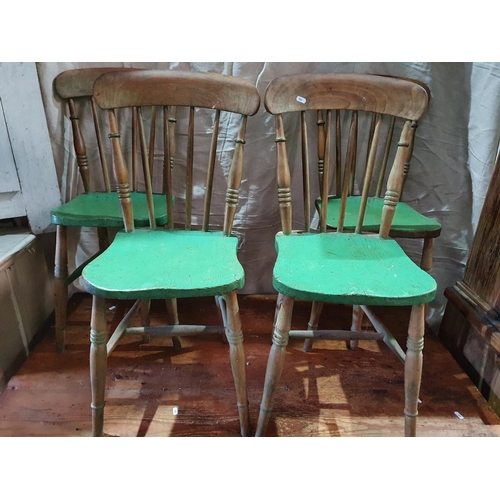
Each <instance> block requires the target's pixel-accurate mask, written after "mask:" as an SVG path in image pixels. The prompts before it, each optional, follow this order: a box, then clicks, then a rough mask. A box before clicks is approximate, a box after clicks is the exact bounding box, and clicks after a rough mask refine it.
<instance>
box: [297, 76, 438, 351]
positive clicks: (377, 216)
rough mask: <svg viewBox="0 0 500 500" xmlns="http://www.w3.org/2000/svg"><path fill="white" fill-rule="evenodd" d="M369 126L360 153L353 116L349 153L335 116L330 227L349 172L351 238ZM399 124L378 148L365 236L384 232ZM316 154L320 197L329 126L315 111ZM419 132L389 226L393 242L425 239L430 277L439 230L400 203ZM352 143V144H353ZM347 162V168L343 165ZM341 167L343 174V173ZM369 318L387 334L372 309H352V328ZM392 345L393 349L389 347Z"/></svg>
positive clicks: (393, 120) (347, 226) (347, 228)
mask: <svg viewBox="0 0 500 500" xmlns="http://www.w3.org/2000/svg"><path fill="white" fill-rule="evenodd" d="M376 76H384V77H385V78H393V79H394V80H406V81H409V82H413V83H415V84H417V85H419V86H420V87H422V88H423V89H424V90H425V91H426V92H427V95H428V99H429V100H430V97H431V93H430V89H429V87H428V86H427V85H426V84H424V83H422V82H420V81H417V80H414V79H409V78H397V77H394V76H385V75H376ZM343 115H344V116H343V118H344V122H345V121H346V119H347V118H348V116H347V113H343ZM365 118H369V119H365V123H366V125H368V123H369V128H368V127H367V128H366V130H365V131H366V132H367V133H366V135H365V137H364V139H365V142H366V153H365V154H359V153H364V151H363V148H362V147H361V143H360V142H361V139H362V138H363V137H362V134H361V132H360V130H359V129H360V128H361V127H360V126H359V120H358V117H357V116H355V115H353V116H352V118H351V119H352V120H353V127H354V130H353V133H352V134H351V135H350V137H349V142H348V144H347V148H343V147H342V144H343V134H342V129H343V128H344V129H345V127H342V112H341V110H336V113H335V157H334V161H335V164H334V165H335V168H334V170H335V174H334V175H332V177H331V184H332V185H333V186H332V187H334V188H335V194H333V195H329V196H328V210H327V221H326V223H327V227H328V228H329V229H337V224H338V212H339V206H340V203H341V190H342V186H341V178H342V170H347V168H351V170H352V175H351V182H350V184H349V190H348V198H347V205H346V212H345V218H344V232H352V231H354V230H355V228H356V223H357V218H358V213H359V208H360V203H361V191H360V190H359V189H358V190H357V192H355V191H356V186H355V180H356V171H360V170H361V168H363V171H364V172H366V166H367V164H368V156H369V152H370V146H371V142H372V140H373V132H374V128H375V123H376V115H375V114H374V113H372V115H371V117H365ZM398 121H402V120H401V119H400V118H399V117H397V116H392V117H390V119H388V120H387V121H386V123H385V127H384V130H383V133H382V131H381V135H382V137H385V140H384V144H383V147H379V148H378V154H377V157H376V159H375V164H374V169H373V172H372V175H373V179H372V180H371V181H370V183H369V191H368V199H367V203H366V210H365V215H364V219H363V227H362V231H364V232H378V231H379V230H380V222H381V220H382V208H383V204H384V194H385V188H386V183H387V174H388V171H387V164H388V162H389V159H390V158H393V157H394V155H395V149H396V144H397V141H396V140H395V139H396V135H395V134H394V131H395V128H396V125H397V123H398ZM316 123H317V126H318V134H317V140H318V142H317V154H318V181H319V189H320V193H322V192H323V169H324V156H325V120H324V115H323V111H322V110H318V111H317V122H316ZM417 127H418V121H417V120H412V123H411V136H410V142H409V144H410V146H409V153H408V157H407V159H406V162H405V165H404V173H403V186H402V188H401V193H400V197H399V201H398V210H397V211H396V214H395V216H394V220H393V222H392V225H391V230H390V233H389V236H390V237H392V238H415V239H423V246H422V255H421V259H420V267H421V268H422V269H424V270H425V271H427V272H428V273H430V272H431V271H432V247H433V243H434V238H437V237H438V236H439V235H440V234H441V224H440V223H439V222H437V221H435V220H433V219H431V218H429V217H426V216H424V215H422V214H420V213H419V212H418V211H417V210H415V209H414V208H412V207H410V206H409V205H408V204H406V203H404V202H403V201H401V198H402V196H403V191H404V188H405V185H406V180H407V177H408V174H409V172H410V163H411V158H412V155H413V147H414V141H415V132H416V129H417ZM350 141H352V143H351V142H350ZM345 149H347V150H348V151H350V155H349V160H350V165H347V160H348V155H347V154H345V158H343V153H346V152H345ZM343 159H344V162H343V161H342V160H343ZM342 165H344V168H343V169H342ZM315 206H316V209H317V211H318V214H320V213H321V196H319V197H317V198H316V200H315ZM321 307H322V306H321V305H320V304H316V308H317V309H316V311H315V315H314V316H315V320H314V321H315V324H316V327H317V322H318V321H319V318H320V314H321V311H320V310H319V309H320V308H321ZM365 310H366V313H367V316H368V318H369V319H370V321H371V322H372V324H373V325H374V326H375V327H376V328H379V329H380V328H385V326H384V325H383V324H382V323H381V322H380V320H379V318H378V317H377V315H376V314H375V312H374V311H373V310H371V309H369V308H366V307H365V308H364V309H363V308H361V307H359V306H354V309H353V328H354V329H357V330H359V329H360V328H361V324H362V322H363V316H364V313H365ZM357 343H358V342H357V340H351V341H350V342H348V343H347V345H348V347H349V348H350V349H355V348H356V346H357ZM391 345H392V344H391ZM312 346H313V341H312V340H311V339H306V340H305V341H304V352H309V351H311V349H312Z"/></svg>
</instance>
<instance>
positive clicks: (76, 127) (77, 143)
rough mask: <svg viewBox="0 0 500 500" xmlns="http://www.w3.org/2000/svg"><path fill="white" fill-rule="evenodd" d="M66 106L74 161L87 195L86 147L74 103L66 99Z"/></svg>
mask: <svg viewBox="0 0 500 500" xmlns="http://www.w3.org/2000/svg"><path fill="white" fill-rule="evenodd" d="M68 106H69V114H70V119H71V126H72V127H73V142H74V148H75V153H76V161H77V164H78V169H79V170H80V176H81V178H82V182H83V187H84V189H85V192H86V193H88V192H89V191H90V190H91V188H90V173H89V159H88V157H87V147H86V145H85V139H84V138H83V134H82V129H81V127H80V118H79V116H78V114H77V111H76V106H75V101H74V100H73V99H68Z"/></svg>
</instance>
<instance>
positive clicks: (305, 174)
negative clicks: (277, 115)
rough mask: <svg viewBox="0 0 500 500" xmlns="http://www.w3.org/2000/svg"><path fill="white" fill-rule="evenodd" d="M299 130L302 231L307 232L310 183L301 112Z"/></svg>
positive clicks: (304, 117)
mask: <svg viewBox="0 0 500 500" xmlns="http://www.w3.org/2000/svg"><path fill="white" fill-rule="evenodd" d="M300 119H301V130H302V134H301V137H302V190H303V198H304V230H305V231H306V232H309V224H310V221H311V206H310V202H309V192H310V182H309V147H308V138H307V123H306V112H305V111H301V113H300Z"/></svg>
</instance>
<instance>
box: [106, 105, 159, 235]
mask: <svg viewBox="0 0 500 500" xmlns="http://www.w3.org/2000/svg"><path fill="white" fill-rule="evenodd" d="M139 118H140V117H139ZM108 120H109V129H110V132H111V133H110V139H111V144H112V147H113V157H114V162H113V170H114V174H115V180H116V183H117V187H116V190H117V193H118V198H119V200H120V206H121V209H122V214H123V223H124V226H125V230H126V231H127V232H130V231H133V230H134V215H133V208H132V202H131V200H130V184H129V179H128V171H127V167H126V165H125V159H124V158H123V151H122V147H121V144H120V132H119V130H118V122H117V121H116V116H115V113H114V110H110V111H109V112H108ZM140 123H141V120H140V119H139V124H140ZM139 127H140V125H139ZM143 161H144V157H143ZM145 170H148V169H147V168H146V169H145ZM148 171H149V170H148Z"/></svg>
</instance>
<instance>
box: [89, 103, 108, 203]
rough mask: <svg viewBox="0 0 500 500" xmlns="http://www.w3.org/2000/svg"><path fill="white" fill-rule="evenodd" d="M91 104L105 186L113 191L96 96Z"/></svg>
mask: <svg viewBox="0 0 500 500" xmlns="http://www.w3.org/2000/svg"><path fill="white" fill-rule="evenodd" d="M90 104H91V109H92V118H93V121H94V130H95V135H96V138H97V148H98V150H99V158H100V160H101V168H102V177H103V179H104V187H105V188H106V191H107V192H108V193H109V192H111V184H110V182H109V171H108V163H107V161H106V155H105V153H104V146H103V143H102V135H101V127H100V125H99V115H98V114H97V105H96V103H95V100H94V97H93V96H92V97H91V98H90Z"/></svg>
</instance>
